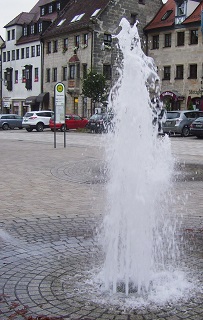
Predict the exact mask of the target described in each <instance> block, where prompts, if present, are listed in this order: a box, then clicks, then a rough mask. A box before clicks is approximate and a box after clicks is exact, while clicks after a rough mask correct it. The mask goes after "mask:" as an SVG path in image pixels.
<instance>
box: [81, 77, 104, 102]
mask: <svg viewBox="0 0 203 320" xmlns="http://www.w3.org/2000/svg"><path fill="white" fill-rule="evenodd" d="M105 93H106V80H105V77H104V76H103V75H102V74H99V73H97V72H94V71H90V72H89V73H88V75H87V78H86V79H84V80H83V88H82V94H83V95H84V96H86V97H88V98H91V99H92V100H93V102H99V101H102V100H103V98H104V95H105Z"/></svg>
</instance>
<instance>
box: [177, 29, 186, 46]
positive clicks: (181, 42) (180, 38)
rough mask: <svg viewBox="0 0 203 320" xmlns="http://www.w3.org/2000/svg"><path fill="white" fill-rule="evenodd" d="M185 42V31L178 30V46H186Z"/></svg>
mask: <svg viewBox="0 0 203 320" xmlns="http://www.w3.org/2000/svg"><path fill="white" fill-rule="evenodd" d="M184 44H185V32H183V31H181V32H177V46H178V47H179V46H184Z"/></svg>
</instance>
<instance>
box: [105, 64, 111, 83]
mask: <svg viewBox="0 0 203 320" xmlns="http://www.w3.org/2000/svg"><path fill="white" fill-rule="evenodd" d="M103 75H104V77H105V78H106V80H111V65H110V64H104V65H103Z"/></svg>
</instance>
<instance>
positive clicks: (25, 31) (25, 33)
mask: <svg viewBox="0 0 203 320" xmlns="http://www.w3.org/2000/svg"><path fill="white" fill-rule="evenodd" d="M23 35H24V36H27V26H25V27H23Z"/></svg>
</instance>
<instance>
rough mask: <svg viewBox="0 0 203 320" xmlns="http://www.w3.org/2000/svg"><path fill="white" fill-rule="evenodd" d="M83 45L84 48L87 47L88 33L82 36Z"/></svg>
mask: <svg viewBox="0 0 203 320" xmlns="http://www.w3.org/2000/svg"><path fill="white" fill-rule="evenodd" d="M83 44H84V45H85V46H87V45H88V33H85V34H84V35H83Z"/></svg>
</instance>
